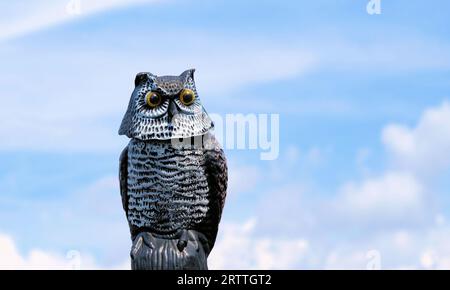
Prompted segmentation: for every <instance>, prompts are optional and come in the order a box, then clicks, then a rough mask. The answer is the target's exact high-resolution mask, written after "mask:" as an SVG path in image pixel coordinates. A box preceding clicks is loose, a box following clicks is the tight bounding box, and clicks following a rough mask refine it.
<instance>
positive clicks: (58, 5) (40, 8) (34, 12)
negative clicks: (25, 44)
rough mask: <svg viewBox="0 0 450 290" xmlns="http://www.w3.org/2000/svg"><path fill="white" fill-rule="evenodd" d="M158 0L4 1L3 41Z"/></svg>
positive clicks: (0, 25)
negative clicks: (108, 11) (104, 12)
mask: <svg viewBox="0 0 450 290" xmlns="http://www.w3.org/2000/svg"><path fill="white" fill-rule="evenodd" d="M144 2H155V1H154V0H153V1H152V0H64V1H60V0H44V1H30V0H17V1H3V2H2V3H1V4H0V40H4V39H7V38H11V37H15V36H20V35H23V34H26V33H30V32H33V31H37V30H39V29H42V28H46V27H49V26H52V25H56V24H60V23H62V22H66V21H69V20H73V19H75V18H80V17H84V16H87V15H91V14H94V13H98V12H101V11H105V10H108V9H112V8H117V7H122V6H127V5H132V4H137V3H144Z"/></svg>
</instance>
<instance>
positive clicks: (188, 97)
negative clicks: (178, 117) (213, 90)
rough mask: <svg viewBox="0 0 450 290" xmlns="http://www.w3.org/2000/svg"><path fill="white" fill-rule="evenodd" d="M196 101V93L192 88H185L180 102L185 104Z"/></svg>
mask: <svg viewBox="0 0 450 290" xmlns="http://www.w3.org/2000/svg"><path fill="white" fill-rule="evenodd" d="M194 101H195V93H194V92H193V91H192V90H190V89H183V90H182V91H181V94H180V102H182V103H183V105H185V106H189V105H191V104H192V103H193V102H194Z"/></svg>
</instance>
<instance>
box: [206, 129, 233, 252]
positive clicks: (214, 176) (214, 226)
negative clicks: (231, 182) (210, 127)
mask: <svg viewBox="0 0 450 290" xmlns="http://www.w3.org/2000/svg"><path fill="white" fill-rule="evenodd" d="M209 138H210V139H209V142H210V143H209V144H210V145H209V146H210V147H208V149H205V156H206V174H207V178H208V186H209V190H210V201H209V202H210V210H209V214H208V226H207V227H206V231H205V235H206V238H207V240H208V247H209V251H211V250H212V248H213V247H214V243H215V241H216V237H217V230H218V227H219V222H220V218H221V217H222V211H223V206H224V204H225V198H226V196H227V183H228V167H227V160H226V158H225V154H224V152H223V150H222V148H221V147H220V144H219V142H217V140H216V139H215V138H214V136H212V135H210V137H209Z"/></svg>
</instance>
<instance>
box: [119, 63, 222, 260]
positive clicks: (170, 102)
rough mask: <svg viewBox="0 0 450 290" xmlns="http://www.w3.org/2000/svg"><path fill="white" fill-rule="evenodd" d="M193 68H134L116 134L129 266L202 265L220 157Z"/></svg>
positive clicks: (212, 234) (215, 215) (214, 213)
mask: <svg viewBox="0 0 450 290" xmlns="http://www.w3.org/2000/svg"><path fill="white" fill-rule="evenodd" d="M212 127H213V122H212V121H211V119H210V118H209V116H208V114H207V113H206V111H205V109H204V108H203V106H202V104H201V102H200V98H199V96H198V93H197V90H196V88H195V82H194V69H191V70H187V71H185V72H183V73H182V74H181V75H179V76H156V75H153V74H151V73H139V74H138V75H137V76H136V79H135V89H134V91H133V93H132V95H131V99H130V102H129V105H128V109H127V111H126V113H125V116H124V118H123V120H122V124H121V126H120V129H119V135H126V136H128V137H129V138H130V139H131V140H130V142H129V143H128V145H127V147H126V148H125V149H124V150H123V152H122V154H121V155H120V166H119V167H120V169H119V179H120V192H121V196H122V204H123V209H124V210H125V213H126V217H127V220H128V224H129V227H130V232H131V239H132V248H131V253H130V256H131V268H132V269H207V267H208V266H207V257H208V255H209V253H210V252H211V250H212V248H213V246H214V242H215V240H216V236H217V230H218V226H219V221H220V218H221V215H222V210H223V206H224V203H225V197H226V190H227V179H228V175H227V163H226V159H225V155H224V152H223V150H222V149H221V147H220V145H219V143H218V142H217V141H216V139H215V138H214V136H213V135H212V133H211V132H210V130H211V129H212Z"/></svg>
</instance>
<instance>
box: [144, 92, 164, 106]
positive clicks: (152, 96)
mask: <svg viewBox="0 0 450 290" xmlns="http://www.w3.org/2000/svg"><path fill="white" fill-rule="evenodd" d="M145 102H146V103H147V105H148V106H149V107H150V108H155V107H157V106H158V105H159V104H161V96H160V95H158V94H157V93H155V92H148V93H147V94H146V95H145Z"/></svg>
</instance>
